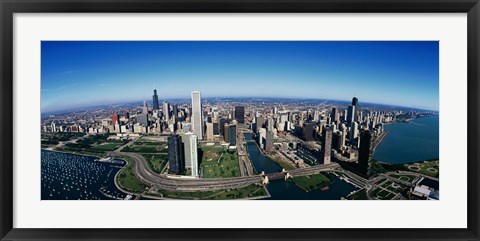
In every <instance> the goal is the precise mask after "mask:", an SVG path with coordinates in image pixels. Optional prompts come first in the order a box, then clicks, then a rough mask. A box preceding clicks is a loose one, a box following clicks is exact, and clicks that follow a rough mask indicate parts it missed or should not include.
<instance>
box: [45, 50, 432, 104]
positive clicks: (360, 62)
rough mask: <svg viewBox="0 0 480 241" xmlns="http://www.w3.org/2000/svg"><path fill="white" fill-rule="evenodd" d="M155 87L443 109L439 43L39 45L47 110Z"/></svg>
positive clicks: (162, 93)
mask: <svg viewBox="0 0 480 241" xmlns="http://www.w3.org/2000/svg"><path fill="white" fill-rule="evenodd" d="M372 53H374V54H372ZM367 55H370V56H367ZM407 60H409V61H407ZM339 65H340V66H339ZM387 77H388V78H389V80H387V79H386V78H387ZM162 80H164V81H162ZM262 80H263V81H262ZM154 85H156V89H157V93H158V96H159V99H161V100H164V99H173V98H188V97H189V95H190V91H191V90H194V89H195V90H199V91H200V92H201V93H202V98H210V97H274V98H299V97H300V98H308V99H310V98H311V99H331V100H340V101H348V99H350V98H351V96H352V95H353V94H356V95H357V96H361V98H362V100H364V102H368V103H378V104H384V105H395V106H405V107H412V108H420V109H428V110H435V111H438V42H436V41H430V42H317V41H316V42H301V41H293V42H292V41H288V42H284V41H282V42H269V41H262V42H243V41H242V42H235V41H231V42H212V41H206V42H188V41H183V42H178V41H176V42H109V41H106V42H85V41H84V42H52V41H44V42H42V103H41V109H42V112H50V111H56V110H62V109H68V108H78V107H88V106H93V105H96V104H97V105H98V104H100V103H101V104H116V103H126V102H133V101H140V100H149V101H151V96H149V95H147V94H146V93H149V94H150V93H152V87H153V86H154ZM312 86H318V88H312ZM292 90H294V91H292ZM150 95H151V94H150Z"/></svg>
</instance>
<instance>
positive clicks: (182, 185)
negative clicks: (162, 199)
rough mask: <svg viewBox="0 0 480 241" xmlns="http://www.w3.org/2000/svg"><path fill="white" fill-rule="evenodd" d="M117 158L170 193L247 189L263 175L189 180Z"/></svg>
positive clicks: (138, 159) (137, 157)
mask: <svg viewBox="0 0 480 241" xmlns="http://www.w3.org/2000/svg"><path fill="white" fill-rule="evenodd" d="M111 154H112V155H115V156H126V157H130V158H132V159H133V160H135V174H136V176H137V178H138V179H139V180H140V181H142V182H143V183H145V184H148V185H150V186H152V187H157V188H160V189H164V190H169V191H200V190H210V191H211V190H220V189H231V188H239V187H245V186H248V185H250V184H253V183H260V182H261V180H262V175H253V176H244V177H232V178H187V177H172V176H167V175H165V174H157V173H155V172H153V171H152V170H151V169H150V168H149V167H148V164H147V161H146V160H145V158H144V157H143V156H141V155H140V154H136V153H126V152H122V153H119V152H112V153H111ZM338 167H339V165H338V164H336V163H332V164H328V165H317V166H311V167H307V168H301V169H294V170H291V171H289V172H290V174H291V175H293V176H298V175H309V174H313V173H316V172H319V171H327V170H333V169H336V168H338ZM267 175H268V177H269V179H271V178H274V179H278V177H280V176H281V177H283V175H285V174H284V173H282V172H278V173H270V174H267Z"/></svg>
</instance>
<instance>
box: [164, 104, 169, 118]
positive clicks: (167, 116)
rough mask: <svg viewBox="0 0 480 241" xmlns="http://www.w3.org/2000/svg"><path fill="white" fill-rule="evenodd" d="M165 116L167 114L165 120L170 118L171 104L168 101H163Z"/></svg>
mask: <svg viewBox="0 0 480 241" xmlns="http://www.w3.org/2000/svg"><path fill="white" fill-rule="evenodd" d="M163 116H165V120H170V105H169V104H168V102H166V101H165V102H163Z"/></svg>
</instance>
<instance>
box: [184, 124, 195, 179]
mask: <svg viewBox="0 0 480 241" xmlns="http://www.w3.org/2000/svg"><path fill="white" fill-rule="evenodd" d="M182 141H183V144H184V150H185V168H189V169H190V170H191V171H192V177H198V151H197V136H196V135H195V134H193V133H191V132H190V133H185V134H184V135H183V136H182Z"/></svg>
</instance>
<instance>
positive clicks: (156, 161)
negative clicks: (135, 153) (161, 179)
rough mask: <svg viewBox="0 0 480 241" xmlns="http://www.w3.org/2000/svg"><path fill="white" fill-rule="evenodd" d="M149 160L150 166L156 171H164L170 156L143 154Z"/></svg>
mask: <svg viewBox="0 0 480 241" xmlns="http://www.w3.org/2000/svg"><path fill="white" fill-rule="evenodd" d="M142 156H143V157H145V159H146V160H147V163H148V167H149V168H150V169H151V170H152V171H154V172H155V173H160V172H162V170H163V168H164V167H165V166H166V165H167V163H168V156H167V155H164V154H142Z"/></svg>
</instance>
